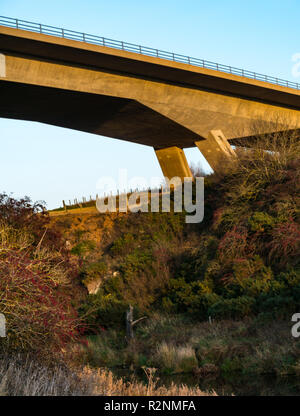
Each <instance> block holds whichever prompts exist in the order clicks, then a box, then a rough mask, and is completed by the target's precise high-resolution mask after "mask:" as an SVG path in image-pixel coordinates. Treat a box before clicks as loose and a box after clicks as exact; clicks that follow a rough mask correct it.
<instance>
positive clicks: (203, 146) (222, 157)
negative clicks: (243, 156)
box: [195, 130, 236, 172]
mask: <svg viewBox="0 0 300 416" xmlns="http://www.w3.org/2000/svg"><path fill="white" fill-rule="evenodd" d="M195 145H196V146H197V147H198V149H199V150H200V152H201V153H202V154H203V156H204V157H205V159H206V160H207V162H208V163H209V164H210V166H211V168H212V169H213V170H214V171H215V172H216V171H218V170H220V169H223V168H224V164H226V162H227V161H230V160H232V158H235V157H236V153H235V151H234V150H233V148H232V147H231V146H230V144H229V142H228V140H227V139H226V137H225V136H224V134H223V133H222V131H221V130H211V131H210V132H209V134H208V138H207V139H206V140H201V141H198V142H195Z"/></svg>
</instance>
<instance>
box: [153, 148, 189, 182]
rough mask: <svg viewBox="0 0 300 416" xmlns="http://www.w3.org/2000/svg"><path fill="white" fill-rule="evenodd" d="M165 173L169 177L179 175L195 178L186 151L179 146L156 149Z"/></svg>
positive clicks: (180, 176)
mask: <svg viewBox="0 0 300 416" xmlns="http://www.w3.org/2000/svg"><path fill="white" fill-rule="evenodd" d="M155 153H156V156H157V159H158V161H159V164H160V167H161V170H162V171H163V174H164V176H165V177H167V178H168V179H171V178H174V177H175V176H178V177H179V178H181V179H182V180H183V178H193V174H192V172H191V169H190V167H189V165H188V162H187V160H186V157H185V154H184V151H183V150H182V149H180V148H179V147H176V146H172V147H166V148H165V149H159V150H155Z"/></svg>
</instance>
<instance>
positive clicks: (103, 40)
mask: <svg viewBox="0 0 300 416" xmlns="http://www.w3.org/2000/svg"><path fill="white" fill-rule="evenodd" d="M102 42H103V46H105V38H102Z"/></svg>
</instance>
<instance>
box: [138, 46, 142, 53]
mask: <svg viewBox="0 0 300 416" xmlns="http://www.w3.org/2000/svg"><path fill="white" fill-rule="evenodd" d="M139 49H140V53H142V47H141V45H140V46H139Z"/></svg>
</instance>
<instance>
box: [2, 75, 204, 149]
mask: <svg viewBox="0 0 300 416" xmlns="http://www.w3.org/2000/svg"><path fill="white" fill-rule="evenodd" d="M0 91H1V100H0V117H4V118H13V119H20V120H28V121H38V122H42V123H46V124H52V125H55V126H59V127H66V128H71V129H74V130H80V131H84V132H87V133H94V134H98V135H101V136H107V137H111V138H118V139H122V140H126V141H130V142H134V143H139V144H144V145H147V146H153V147H154V149H162V148H165V147H170V146H178V144H179V143H180V147H192V146H195V144H194V143H195V142H196V141H198V140H201V139H203V138H202V137H201V136H199V135H198V134H196V133H195V132H193V131H191V130H189V129H187V128H186V127H184V126H182V125H180V124H179V123H176V122H175V121H173V120H171V119H169V118H168V117H165V116H164V115H162V114H160V113H158V112H157V111H154V110H152V109H151V108H149V107H147V106H145V105H143V104H141V103H139V102H138V101H136V100H131V99H125V98H120V97H111V96H105V95H99V94H88V93H82V92H78V91H76V92H75V91H68V90H62V89H56V88H49V87H40V86H34V85H26V84H20V83H15V82H3V81H0Z"/></svg>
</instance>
